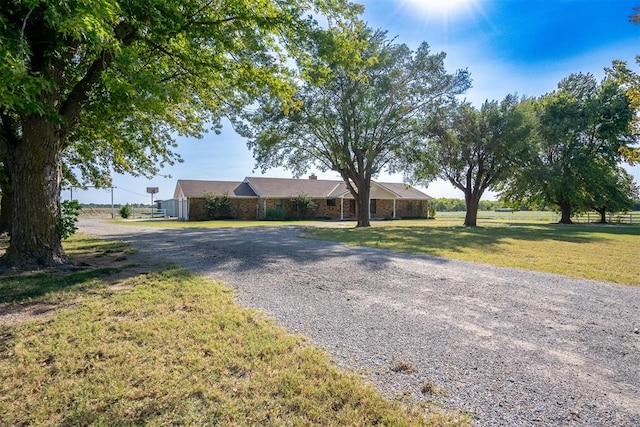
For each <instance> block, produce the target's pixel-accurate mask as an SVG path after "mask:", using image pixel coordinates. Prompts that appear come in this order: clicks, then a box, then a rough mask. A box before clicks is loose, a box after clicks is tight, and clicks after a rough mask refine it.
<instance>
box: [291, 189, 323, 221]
mask: <svg viewBox="0 0 640 427" xmlns="http://www.w3.org/2000/svg"><path fill="white" fill-rule="evenodd" d="M316 209H318V204H317V203H316V202H314V201H313V199H312V198H311V197H309V196H307V195H306V194H300V195H298V196H297V197H294V198H293V199H291V210H292V212H293V213H294V214H295V216H297V217H298V218H305V217H308V216H309V214H310V213H312V212H315V211H316Z"/></svg>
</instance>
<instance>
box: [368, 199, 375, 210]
mask: <svg viewBox="0 0 640 427" xmlns="http://www.w3.org/2000/svg"><path fill="white" fill-rule="evenodd" d="M369 212H371V213H376V199H371V200H369Z"/></svg>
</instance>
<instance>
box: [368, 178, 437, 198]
mask: <svg viewBox="0 0 640 427" xmlns="http://www.w3.org/2000/svg"><path fill="white" fill-rule="evenodd" d="M377 184H378V185H380V186H381V187H384V188H386V189H388V190H389V191H391V192H392V193H394V194H396V195H397V197H398V198H399V199H411V200H421V199H422V200H431V199H433V197H431V196H428V195H426V194H424V193H423V192H422V191H420V190H418V189H417V188H415V187H412V186H410V185H409V184H403V183H402V182H378V183H377Z"/></svg>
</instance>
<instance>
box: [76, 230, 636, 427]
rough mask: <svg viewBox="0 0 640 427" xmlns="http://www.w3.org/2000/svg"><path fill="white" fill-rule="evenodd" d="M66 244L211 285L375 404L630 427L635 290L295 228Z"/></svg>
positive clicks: (507, 419) (166, 233)
mask: <svg viewBox="0 0 640 427" xmlns="http://www.w3.org/2000/svg"><path fill="white" fill-rule="evenodd" d="M80 230H81V231H83V232H86V233H89V234H94V235H100V236H107V237H110V238H116V239H121V240H124V241H128V242H130V243H131V244H133V245H134V246H136V247H137V248H139V249H140V252H141V254H142V255H143V256H146V257H149V258H151V259H164V260H168V261H171V262H174V263H177V264H180V265H182V266H184V267H186V268H188V269H190V270H192V271H194V272H196V273H198V274H202V275H206V276H209V277H212V278H215V279H219V280H222V281H224V282H225V283H226V284H228V285H230V286H233V287H234V288H235V289H237V291H238V297H237V300H238V302H239V303H240V304H241V305H244V306H248V307H254V308H258V309H261V310H264V311H265V312H266V313H268V314H269V315H271V316H273V317H274V318H275V319H277V321H278V322H279V323H280V324H282V325H284V326H285V327H287V328H288V329H289V330H290V331H293V332H298V333H302V334H304V335H306V336H308V337H310V339H311V341H312V342H313V343H314V344H317V345H319V346H321V347H324V348H325V349H326V350H327V351H328V352H329V353H330V354H331V355H332V356H333V357H334V358H335V360H336V361H337V363H339V364H340V365H341V366H344V367H347V368H349V369H354V370H358V371H361V372H363V374H364V375H365V376H366V377H367V378H369V379H370V380H371V381H373V382H374V384H375V385H376V386H377V387H378V388H379V389H380V390H381V391H382V392H383V393H385V394H386V395H388V396H389V397H398V396H403V397H405V398H406V397H411V398H413V399H414V400H422V399H426V400H431V401H436V402H441V403H442V404H443V405H445V406H447V407H450V408H458V409H463V410H466V411H469V412H470V413H472V414H473V415H474V418H475V424H476V425H478V426H640V333H639V329H640V288H638V287H631V286H621V285H616V284H612V283H602V282H596V281H589V280H578V279H571V278H567V277H564V276H559V275H553V274H546V273H538V272H531V271H525V270H518V269H509V268H500V267H493V266H487V265H481V264H474V263H469V262H463V261H456V260H449V259H443V258H436V257H428V256H415V255H405V254H397V253H394V252H391V251H386V250H377V249H372V248H355V247H349V246H345V245H342V244H338V243H333V242H324V241H316V240H311V239H306V238H303V237H301V236H303V230H302V229H301V228H298V227H277V228H276V227H257V228H235V229H195V228H193V229H155V228H154V229H152V228H144V227H132V226H117V225H112V224H106V223H101V222H100V221H96V220H83V221H81V223H80ZM594 262H597V258H594ZM636 268H637V265H636ZM400 365H404V366H405V367H406V368H407V369H404V370H402V369H394V367H395V368H397V367H398V366H400ZM425 384H427V385H428V386H430V387H423V386H424V385H425ZM427 388H431V390H432V391H433V390H435V391H436V393H432V392H429V391H427V390H425V389H427ZM438 390H440V391H438Z"/></svg>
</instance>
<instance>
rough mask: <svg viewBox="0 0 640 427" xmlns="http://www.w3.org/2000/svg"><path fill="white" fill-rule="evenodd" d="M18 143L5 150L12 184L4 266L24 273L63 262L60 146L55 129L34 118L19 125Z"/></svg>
mask: <svg viewBox="0 0 640 427" xmlns="http://www.w3.org/2000/svg"><path fill="white" fill-rule="evenodd" d="M23 124H24V126H23V134H22V139H21V141H20V142H19V143H18V144H16V145H13V146H10V147H8V150H7V151H8V159H7V165H5V166H6V167H7V168H8V171H9V176H10V177H11V184H12V186H13V210H12V220H11V242H10V245H9V248H8V249H7V253H6V254H5V256H4V257H3V259H2V262H3V263H4V265H5V266H8V267H12V268H18V269H29V268H40V267H45V266H56V265H61V264H65V263H68V262H69V259H68V258H67V256H66V255H65V253H64V251H63V249H62V243H61V237H60V231H59V229H58V223H59V219H60V185H61V177H62V163H61V154H62V143H61V137H60V132H59V127H58V126H57V125H56V124H54V123H52V122H51V121H49V120H47V119H46V118H44V117H42V116H38V115H31V116H28V117H27V118H26V119H25V120H24V122H23Z"/></svg>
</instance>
